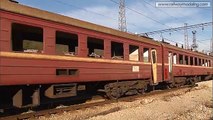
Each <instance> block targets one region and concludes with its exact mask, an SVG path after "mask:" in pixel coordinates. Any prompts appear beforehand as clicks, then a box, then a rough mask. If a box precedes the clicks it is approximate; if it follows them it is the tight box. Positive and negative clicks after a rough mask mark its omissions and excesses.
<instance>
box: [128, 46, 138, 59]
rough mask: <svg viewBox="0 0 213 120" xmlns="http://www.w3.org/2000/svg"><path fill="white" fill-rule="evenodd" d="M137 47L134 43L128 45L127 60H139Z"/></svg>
mask: <svg viewBox="0 0 213 120" xmlns="http://www.w3.org/2000/svg"><path fill="white" fill-rule="evenodd" d="M138 52H139V47H138V46H134V45H129V60H133V61H138V60H139V55H138Z"/></svg>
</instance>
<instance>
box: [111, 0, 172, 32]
mask: <svg viewBox="0 0 213 120" xmlns="http://www.w3.org/2000/svg"><path fill="white" fill-rule="evenodd" d="M110 1H112V2H113V3H115V4H118V5H119V3H118V2H116V1H114V0H110ZM126 8H127V9H128V10H130V11H133V12H135V13H137V14H139V15H142V16H144V17H146V18H148V19H150V20H152V21H154V22H156V23H159V24H161V25H163V26H166V27H169V28H171V27H170V26H168V25H166V24H164V23H161V22H160V21H158V20H155V19H153V18H151V17H149V16H147V15H144V14H143V13H141V12H138V11H137V10H134V9H132V8H129V7H127V6H126Z"/></svg>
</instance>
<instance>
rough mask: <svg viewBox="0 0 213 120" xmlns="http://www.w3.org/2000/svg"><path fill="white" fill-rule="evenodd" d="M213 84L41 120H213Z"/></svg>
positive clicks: (206, 82) (203, 83) (201, 84)
mask: <svg viewBox="0 0 213 120" xmlns="http://www.w3.org/2000/svg"><path fill="white" fill-rule="evenodd" d="M212 93H213V92H212V81H205V82H201V83H198V87H194V88H186V89H181V90H177V91H174V92H169V93H164V94H159V95H153V96H149V97H144V98H143V97H141V98H138V99H137V100H135V101H133V102H118V103H112V104H108V105H104V106H96V107H93V108H88V109H85V110H78V111H75V112H64V113H63V114H60V115H51V116H50V117H48V118H47V117H40V118H39V119H40V120H85V119H86V120H212V119H213V98H212Z"/></svg>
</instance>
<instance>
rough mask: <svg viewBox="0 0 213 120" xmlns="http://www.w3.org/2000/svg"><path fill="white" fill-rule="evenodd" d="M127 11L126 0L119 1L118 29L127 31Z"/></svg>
mask: <svg viewBox="0 0 213 120" xmlns="http://www.w3.org/2000/svg"><path fill="white" fill-rule="evenodd" d="M125 14H126V11H125V0H120V1H119V18H118V29H119V30H120V31H123V32H126V31H127V27H126V15H125Z"/></svg>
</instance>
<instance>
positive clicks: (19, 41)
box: [11, 23, 43, 53]
mask: <svg viewBox="0 0 213 120" xmlns="http://www.w3.org/2000/svg"><path fill="white" fill-rule="evenodd" d="M11 38H12V50H13V51H22V52H29V53H42V50H43V29H42V28H40V27H34V26H29V25H23V24H18V23H13V24H12V37H11Z"/></svg>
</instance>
